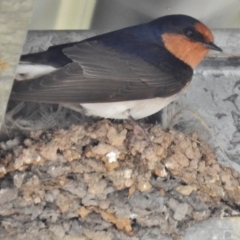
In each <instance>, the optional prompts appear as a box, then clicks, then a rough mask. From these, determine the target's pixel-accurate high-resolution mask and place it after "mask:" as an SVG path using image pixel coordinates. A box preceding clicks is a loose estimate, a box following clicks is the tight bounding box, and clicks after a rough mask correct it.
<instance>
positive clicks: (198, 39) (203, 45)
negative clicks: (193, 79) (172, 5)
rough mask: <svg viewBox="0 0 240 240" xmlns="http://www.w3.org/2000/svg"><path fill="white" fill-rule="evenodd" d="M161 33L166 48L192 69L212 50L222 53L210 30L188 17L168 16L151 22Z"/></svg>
mask: <svg viewBox="0 0 240 240" xmlns="http://www.w3.org/2000/svg"><path fill="white" fill-rule="evenodd" d="M151 24H152V25H153V26H156V27H158V28H159V29H160V31H161V37H162V41H163V44H164V46H165V48H166V49H167V50H168V51H169V52H170V53H172V54H173V55H174V56H175V57H177V58H178V59H180V60H182V61H183V62H185V63H186V64H188V65H189V66H191V67H192V68H194V67H196V66H197V65H198V64H199V63H200V62H201V61H202V60H203V58H204V57H205V56H206V54H207V53H208V52H209V50H210V49H212V50H215V51H220V52H221V51H222V49H221V48H219V47H217V46H216V45H215V44H214V43H213V40H214V39H213V35H212V32H211V31H210V30H209V28H208V27H207V26H206V25H204V24H203V23H201V22H200V21H198V20H197V19H194V18H192V17H189V16H186V15H168V16H165V17H161V18H159V19H156V20H154V21H152V22H151Z"/></svg>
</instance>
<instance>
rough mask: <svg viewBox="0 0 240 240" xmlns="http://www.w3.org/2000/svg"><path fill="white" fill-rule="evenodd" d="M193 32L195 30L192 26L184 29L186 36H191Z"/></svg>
mask: <svg viewBox="0 0 240 240" xmlns="http://www.w3.org/2000/svg"><path fill="white" fill-rule="evenodd" d="M194 33H195V30H194V29H193V28H186V29H184V34H185V35H186V36H187V37H193V36H194Z"/></svg>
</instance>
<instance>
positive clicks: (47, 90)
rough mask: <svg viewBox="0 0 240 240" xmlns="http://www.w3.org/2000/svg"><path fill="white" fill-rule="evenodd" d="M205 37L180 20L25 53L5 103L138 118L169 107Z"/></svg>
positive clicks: (191, 22) (194, 23)
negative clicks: (58, 106) (47, 105)
mask: <svg viewBox="0 0 240 240" xmlns="http://www.w3.org/2000/svg"><path fill="white" fill-rule="evenodd" d="M210 49H212V50H216V51H222V50H221V49H220V48H219V47H217V46H216V45H215V44H214V43H213V35H212V33H211V31H210V30H209V29H208V28H207V27H206V26H205V25H204V24H203V23H201V22H200V21H198V20H196V19H194V18H192V17H189V16H185V15H169V16H164V17H160V18H158V19H156V20H153V21H151V22H149V23H146V24H141V25H137V26H132V27H128V28H124V29H121V30H117V31H113V32H110V33H106V34H102V35H99V36H96V37H92V38H89V39H86V40H83V41H81V42H72V43H67V44H62V45H57V46H52V47H50V48H49V49H48V50H47V51H44V52H40V53H33V54H28V55H23V56H22V57H21V60H20V64H19V66H18V68H17V74H16V81H15V83H14V86H13V91H12V94H11V99H14V100H20V101H31V102H42V103H58V104H63V105H64V106H67V107H70V108H73V109H77V110H78V109H84V111H85V114H86V115H88V116H91V115H93V116H99V117H103V118H113V119H126V118H132V119H140V118H144V117H147V116H149V115H151V114H154V113H156V112H158V111H159V110H161V109H162V108H163V107H165V106H166V105H167V104H169V103H170V102H172V101H173V100H174V99H175V98H176V97H177V96H178V95H179V94H180V93H181V92H182V91H183V90H184V89H186V88H187V87H188V85H189V83H190V81H191V79H192V76H193V69H194V68H195V67H196V66H197V65H198V64H199V63H200V62H201V61H202V60H203V58H204V57H205V55H206V54H207V53H208V52H209V50H210Z"/></svg>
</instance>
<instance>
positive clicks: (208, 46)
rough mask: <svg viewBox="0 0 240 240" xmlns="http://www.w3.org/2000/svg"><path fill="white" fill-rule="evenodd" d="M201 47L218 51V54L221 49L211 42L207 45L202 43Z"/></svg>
mask: <svg viewBox="0 0 240 240" xmlns="http://www.w3.org/2000/svg"><path fill="white" fill-rule="evenodd" d="M202 45H203V46H205V47H207V48H209V49H212V50H215V51H218V52H222V49H221V48H220V47H218V46H217V45H215V44H214V43H213V42H208V43H206V42H205V43H202Z"/></svg>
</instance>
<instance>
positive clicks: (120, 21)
mask: <svg viewBox="0 0 240 240" xmlns="http://www.w3.org/2000/svg"><path fill="white" fill-rule="evenodd" d="M168 14H187V15H191V16H193V17H195V18H198V19H199V20H201V21H203V22H204V23H206V24H207V25H208V26H209V27H211V28H240V1H239V0H36V3H35V7H34V11H33V16H32V19H31V22H30V29H31V30H51V29H58V30H60V29H61V30H63V29H111V30H113V29H118V28H122V27H126V26H130V25H134V24H139V23H142V22H146V21H149V20H151V19H154V18H158V17H160V16H163V15H168Z"/></svg>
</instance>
